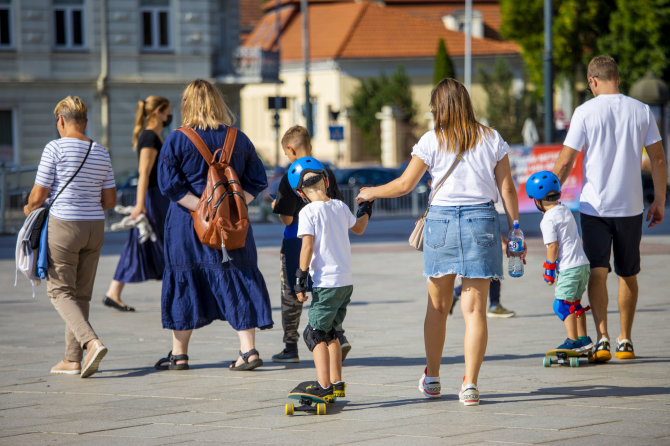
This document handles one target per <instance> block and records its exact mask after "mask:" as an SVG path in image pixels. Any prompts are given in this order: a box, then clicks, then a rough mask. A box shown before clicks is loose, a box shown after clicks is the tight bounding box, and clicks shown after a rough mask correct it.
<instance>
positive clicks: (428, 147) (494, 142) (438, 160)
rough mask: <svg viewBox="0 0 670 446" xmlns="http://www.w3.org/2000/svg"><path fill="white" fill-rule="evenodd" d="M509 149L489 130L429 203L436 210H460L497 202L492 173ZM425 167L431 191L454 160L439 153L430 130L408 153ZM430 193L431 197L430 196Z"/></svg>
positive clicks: (449, 155)
mask: <svg viewBox="0 0 670 446" xmlns="http://www.w3.org/2000/svg"><path fill="white" fill-rule="evenodd" d="M509 151H510V148H509V146H508V145H507V143H506V142H505V141H504V140H503V139H502V137H501V136H500V134H499V133H498V132H497V131H495V130H493V129H491V133H490V135H489V136H488V137H480V138H479V142H478V143H477V144H476V145H475V147H474V148H473V149H472V150H468V151H467V152H465V154H464V155H463V159H462V160H461V161H460V162H459V163H458V165H457V166H456V168H455V169H454V171H453V172H451V175H449V178H447V180H446V181H445V182H444V184H443V185H442V187H441V188H440V190H439V191H437V195H436V196H435V198H433V201H432V202H431V204H432V205H436V206H462V205H472V204H480V203H488V202H489V201H493V202H496V201H498V189H497V188H496V181H495V176H494V173H493V170H494V169H495V167H496V164H498V161H500V160H501V159H503V158H504V157H505V155H507V153H509ZM412 156H418V157H419V158H421V160H422V161H423V162H424V163H426V165H427V166H428V172H429V173H430V176H431V177H432V179H433V182H432V185H431V186H432V188H433V191H434V190H435V189H434V188H435V187H436V186H437V184H438V183H439V182H440V180H442V178H443V177H444V174H446V173H447V171H448V170H449V168H450V167H451V165H452V164H453V163H454V160H455V159H456V154H455V153H452V152H446V151H445V150H440V146H439V144H438V140H437V135H436V133H435V131H434V130H430V131H428V132H426V133H425V134H424V135H423V136H422V137H421V139H420V140H419V142H418V143H416V145H415V146H414V148H413V149H412ZM432 193H433V192H432V191H431V195H432Z"/></svg>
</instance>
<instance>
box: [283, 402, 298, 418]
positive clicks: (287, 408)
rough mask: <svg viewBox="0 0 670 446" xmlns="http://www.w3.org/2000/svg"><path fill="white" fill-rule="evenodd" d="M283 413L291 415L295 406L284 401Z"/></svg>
mask: <svg viewBox="0 0 670 446" xmlns="http://www.w3.org/2000/svg"><path fill="white" fill-rule="evenodd" d="M284 413H285V414H286V415H293V414H294V413H295V406H294V405H293V404H292V403H286V405H285V406H284Z"/></svg>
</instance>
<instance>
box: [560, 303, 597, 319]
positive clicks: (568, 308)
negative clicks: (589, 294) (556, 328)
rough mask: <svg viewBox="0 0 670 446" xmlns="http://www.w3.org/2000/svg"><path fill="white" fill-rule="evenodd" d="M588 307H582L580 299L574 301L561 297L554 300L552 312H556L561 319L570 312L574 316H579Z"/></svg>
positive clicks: (587, 309)
mask: <svg viewBox="0 0 670 446" xmlns="http://www.w3.org/2000/svg"><path fill="white" fill-rule="evenodd" d="M590 309H591V307H582V304H581V300H576V301H574V302H569V301H567V300H561V299H555V300H554V313H556V315H557V316H558V318H559V319H560V320H562V321H564V320H565V318H566V317H568V316H569V315H571V314H572V313H574V314H575V316H576V317H580V316H581V315H582V314H584V313H586V312H587V311H589V310H590Z"/></svg>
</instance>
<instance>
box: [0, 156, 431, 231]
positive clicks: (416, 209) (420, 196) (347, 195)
mask: <svg viewBox="0 0 670 446" xmlns="http://www.w3.org/2000/svg"><path fill="white" fill-rule="evenodd" d="M36 171H37V166H4V165H2V164H0V187H1V188H0V191H1V193H0V233H3V234H16V233H18V231H19V229H20V228H21V225H22V224H23V221H24V219H25V217H24V215H23V206H24V205H25V202H26V198H27V196H28V194H29V193H30V186H21V185H22V184H26V183H25V182H26V180H27V178H25V177H23V176H22V175H30V178H31V180H30V181H31V182H32V179H34V177H35V172H36ZM359 191H360V188H359V187H350V186H340V192H342V196H343V198H344V202H345V203H347V205H349V208H350V209H351V211H352V212H354V213H355V212H356V209H357V206H356V196H357V195H358V192H359ZM133 192H134V191H133ZM428 192H429V190H428V188H426V187H425V186H421V185H420V186H418V187H417V188H416V189H414V190H413V191H412V192H411V193H409V194H407V195H405V196H402V197H398V198H382V199H379V200H377V201H376V202H375V205H374V211H373V212H374V215H375V217H408V216H418V215H420V214H421V213H422V212H423V211H424V210H425V209H426V205H427V203H428ZM263 196H264V194H263V193H261V194H259V195H258V197H256V199H254V201H252V202H251V203H250V204H249V219H250V220H251V221H252V222H277V221H279V220H278V219H277V217H276V216H275V215H273V214H272V208H271V207H270V203H268V202H266V201H265V200H264V199H263ZM134 201H135V195H134V193H126V194H124V193H121V194H119V197H118V201H117V204H120V205H123V206H131V205H132V204H133V203H134ZM121 218H123V216H122V215H119V214H117V213H116V212H114V211H113V210H108V211H105V220H106V221H105V223H106V225H105V226H106V228H109V225H110V224H112V223H114V222H116V221H119V220H120V219H121Z"/></svg>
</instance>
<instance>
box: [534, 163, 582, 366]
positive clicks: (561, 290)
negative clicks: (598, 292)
mask: <svg viewBox="0 0 670 446" xmlns="http://www.w3.org/2000/svg"><path fill="white" fill-rule="evenodd" d="M526 194H528V197H529V198H531V199H533V200H534V201H535V206H537V208H538V209H539V210H540V211H541V212H542V213H543V214H544V215H543V217H542V221H541V222H540V229H541V230H542V238H543V240H544V244H545V246H546V247H547V260H546V261H545V262H544V265H543V266H544V273H543V274H542V277H543V278H544V281H545V282H547V284H549V285H553V284H554V281H556V277H557V276H558V281H557V283H556V291H555V293H554V296H555V300H554V312H555V313H556V315H557V316H558V317H559V319H561V320H562V321H563V323H564V324H565V330H566V331H567V335H568V337H567V338H566V339H565V341H564V342H563V344H561V345H559V346H558V347H556V348H557V349H566V350H574V351H576V352H580V353H581V352H586V351H587V350H589V349H590V348H591V347H593V342H592V341H591V338H590V337H588V336H587V334H586V318H583V317H581V316H582V314H584V313H585V312H586V311H587V310H589V307H586V308H584V307H582V305H581V303H580V301H581V298H582V294H584V290H585V289H586V285H587V284H588V281H589V274H590V267H589V260H588V259H587V258H586V254H584V248H583V247H582V239H581V237H580V236H579V232H577V223H576V222H575V219H574V217H573V216H572V212H570V209H568V207H567V206H565V205H564V204H562V203H560V202H559V201H558V199H559V198H560V197H561V183H560V181H559V180H558V177H557V176H556V175H554V174H553V173H552V172H549V171H546V170H544V171H541V172H537V173H534V174H533V175H531V176H530V177H529V178H528V181H526Z"/></svg>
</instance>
